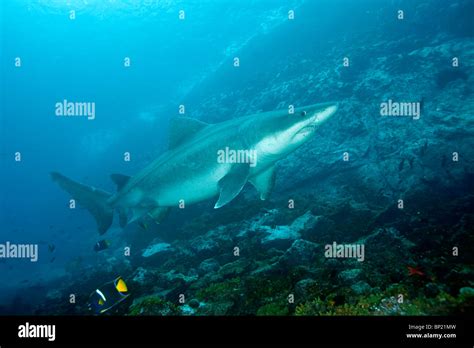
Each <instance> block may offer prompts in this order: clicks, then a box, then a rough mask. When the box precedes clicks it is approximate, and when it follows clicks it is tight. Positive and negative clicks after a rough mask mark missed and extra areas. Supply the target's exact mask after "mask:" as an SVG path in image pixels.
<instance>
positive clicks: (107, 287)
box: [89, 277, 129, 314]
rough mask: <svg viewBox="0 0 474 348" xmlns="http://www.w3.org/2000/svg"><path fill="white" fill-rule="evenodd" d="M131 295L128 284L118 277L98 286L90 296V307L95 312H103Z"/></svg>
mask: <svg viewBox="0 0 474 348" xmlns="http://www.w3.org/2000/svg"><path fill="white" fill-rule="evenodd" d="M128 296H129V293H128V288H127V284H125V281H124V280H123V279H122V277H118V278H116V279H115V280H113V281H111V282H108V283H105V284H104V285H102V286H100V287H99V288H97V289H96V290H95V291H94V292H93V293H92V294H91V295H90V297H89V309H90V310H92V311H93V312H94V314H102V313H104V312H106V311H108V310H109V309H111V308H112V307H114V306H115V305H117V304H119V303H120V302H122V301H123V300H125V299H126V298H127V297H128Z"/></svg>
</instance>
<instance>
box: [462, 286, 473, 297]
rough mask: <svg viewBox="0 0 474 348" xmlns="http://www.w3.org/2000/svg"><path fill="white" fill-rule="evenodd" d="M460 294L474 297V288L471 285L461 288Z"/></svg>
mask: <svg viewBox="0 0 474 348" xmlns="http://www.w3.org/2000/svg"><path fill="white" fill-rule="evenodd" d="M459 294H460V295H462V296H464V297H474V289H473V288H471V287H468V286H466V287H464V288H461V289H460V290H459Z"/></svg>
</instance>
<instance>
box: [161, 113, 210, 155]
mask: <svg viewBox="0 0 474 348" xmlns="http://www.w3.org/2000/svg"><path fill="white" fill-rule="evenodd" d="M208 125H209V124H208V123H206V122H202V121H199V120H196V119H195V118H190V117H183V116H176V117H173V118H171V121H170V128H169V143H168V146H169V148H170V149H174V148H175V147H177V146H178V145H180V144H181V143H183V142H184V141H185V140H186V139H189V138H190V137H191V136H193V135H194V134H196V133H197V132H199V131H200V130H201V129H203V128H205V127H206V126H208Z"/></svg>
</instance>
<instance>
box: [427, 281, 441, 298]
mask: <svg viewBox="0 0 474 348" xmlns="http://www.w3.org/2000/svg"><path fill="white" fill-rule="evenodd" d="M439 292H440V289H439V287H438V285H437V284H435V283H428V284H426V285H425V295H426V297H436V296H437V295H438V294H439Z"/></svg>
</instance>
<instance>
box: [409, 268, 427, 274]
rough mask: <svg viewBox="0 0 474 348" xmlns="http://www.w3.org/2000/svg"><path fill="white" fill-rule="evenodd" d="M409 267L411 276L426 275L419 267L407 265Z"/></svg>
mask: <svg viewBox="0 0 474 348" xmlns="http://www.w3.org/2000/svg"><path fill="white" fill-rule="evenodd" d="M407 268H408V275H409V276H412V275H419V276H424V275H425V274H424V273H423V272H422V271H421V270H420V268H419V267H410V266H407Z"/></svg>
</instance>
